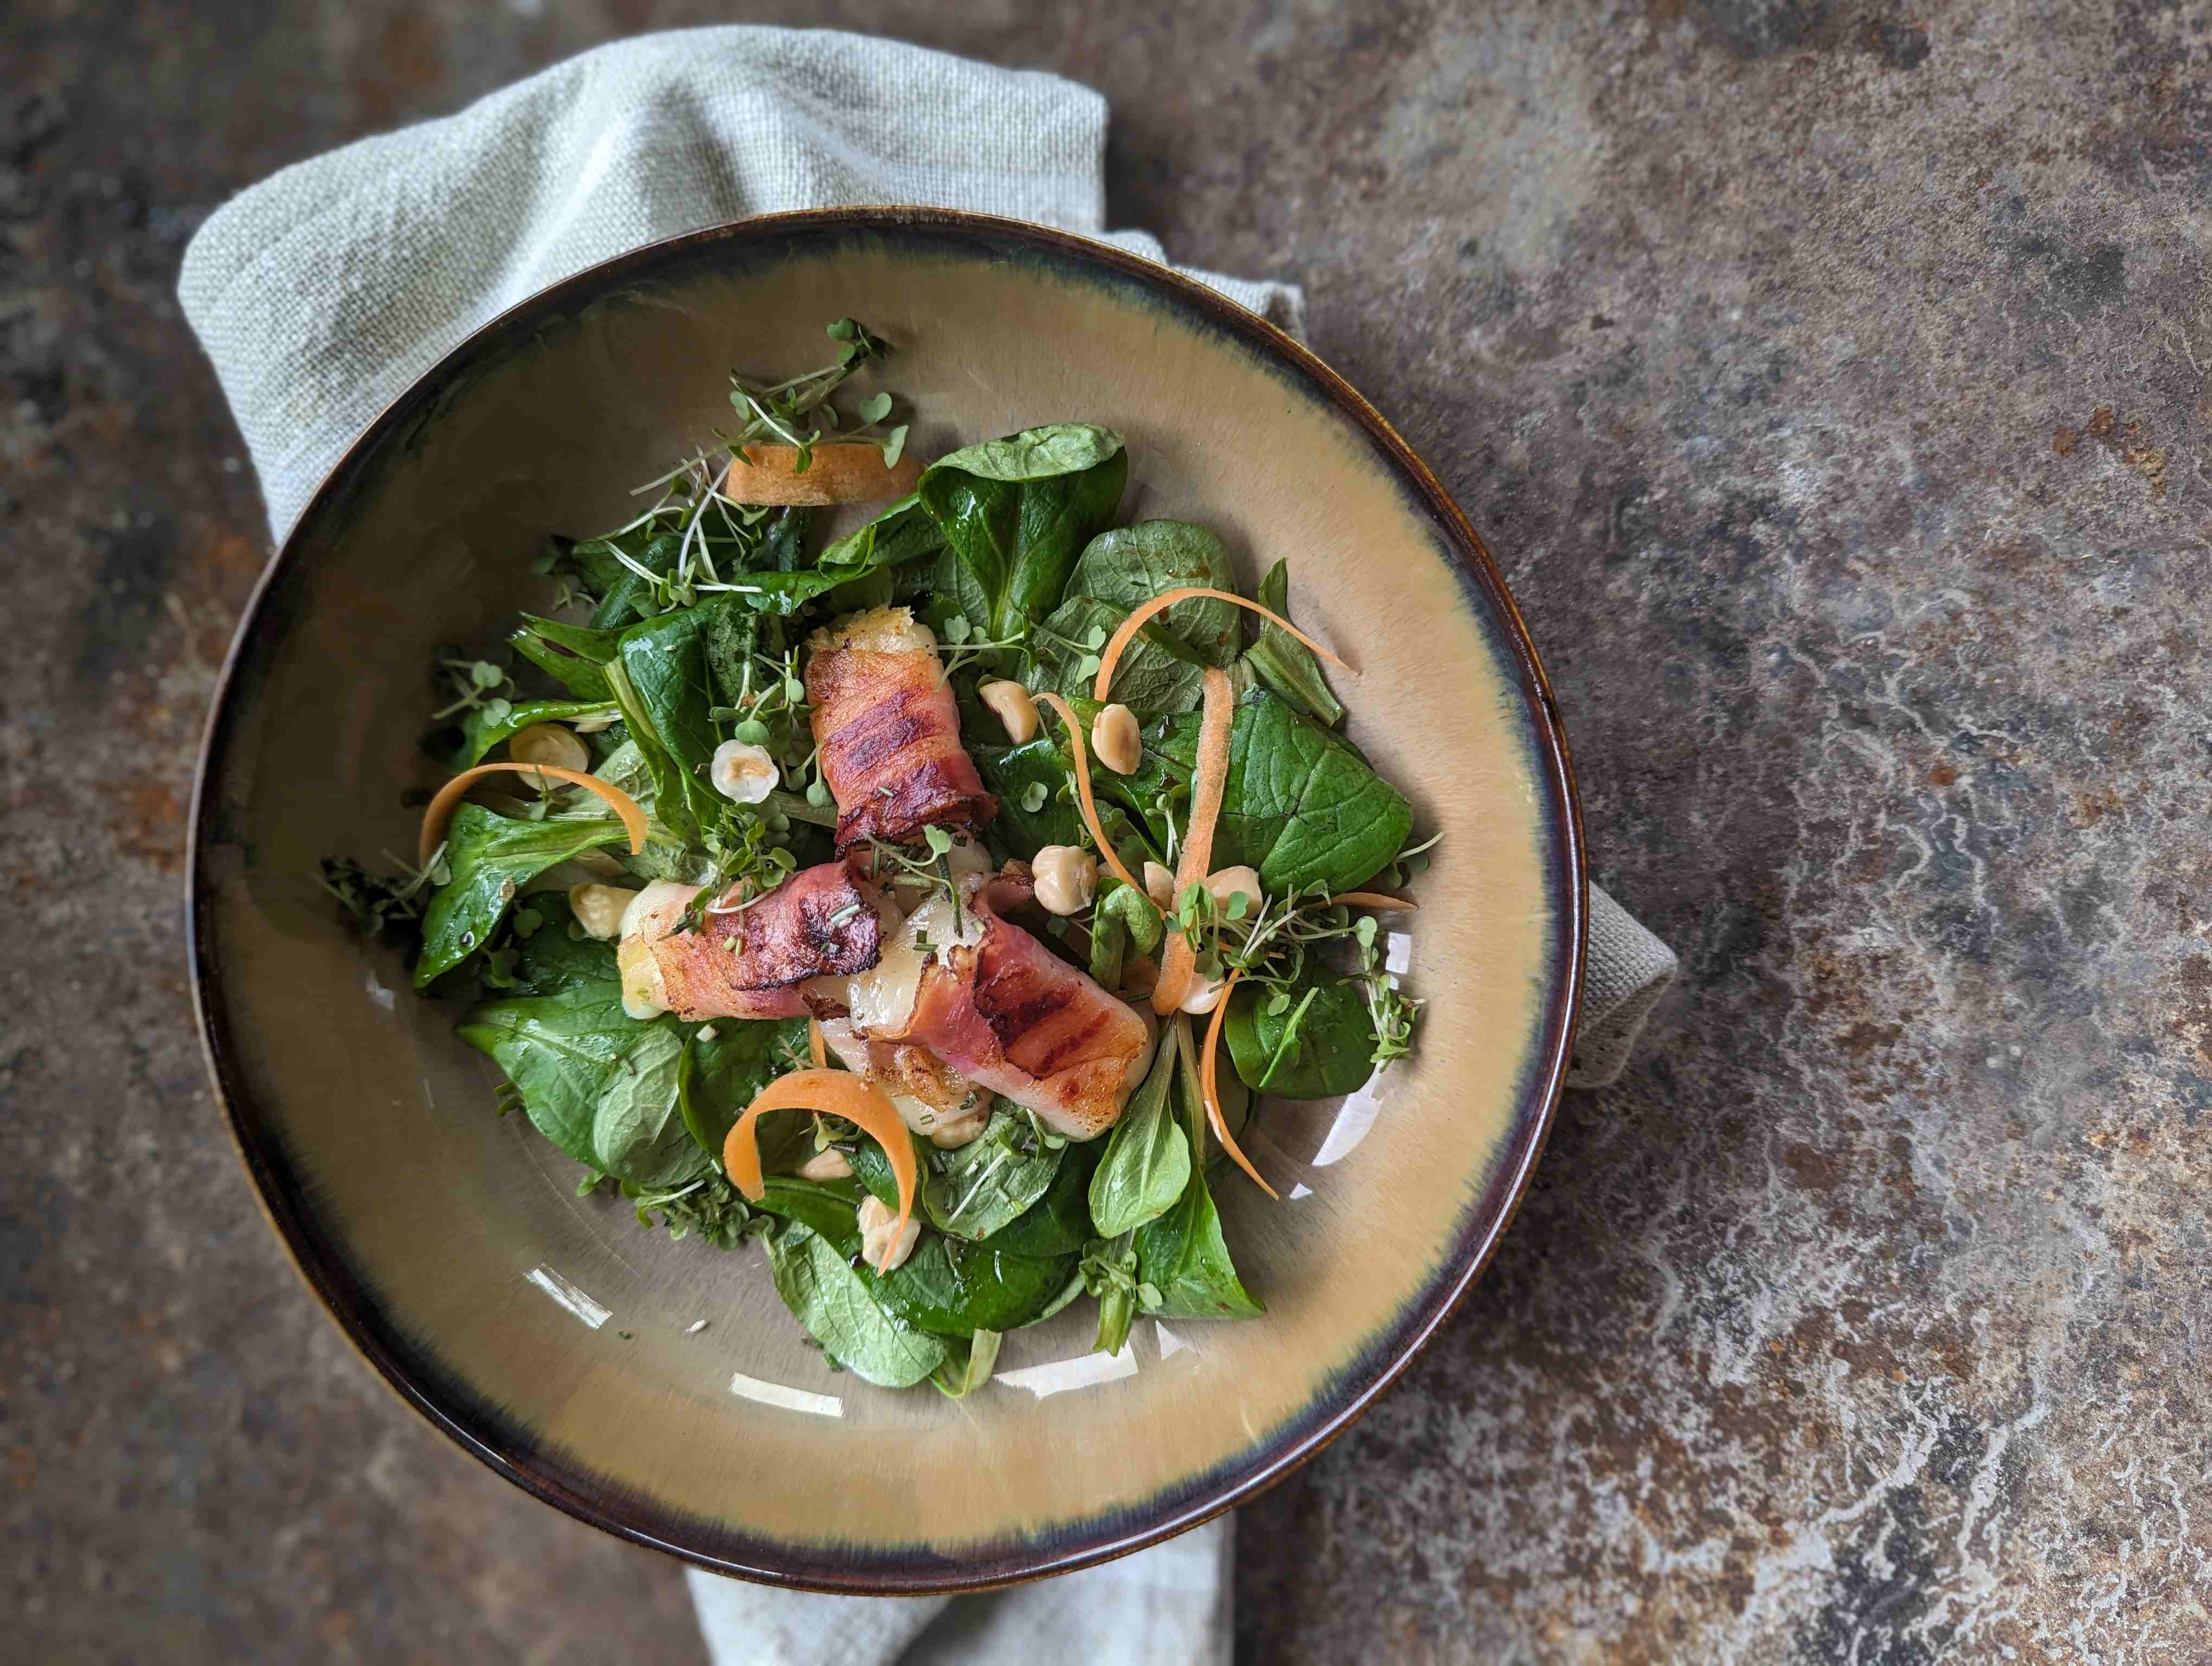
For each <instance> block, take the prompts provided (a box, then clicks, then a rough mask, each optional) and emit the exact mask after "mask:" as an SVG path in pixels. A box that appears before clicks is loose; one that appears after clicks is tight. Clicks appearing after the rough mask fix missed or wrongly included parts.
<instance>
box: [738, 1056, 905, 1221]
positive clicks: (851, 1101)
mask: <svg viewBox="0 0 2212 1666" xmlns="http://www.w3.org/2000/svg"><path fill="white" fill-rule="evenodd" d="M771 1110H818V1111H826V1112H827V1113H828V1114H829V1115H830V1116H842V1117H843V1118H844V1119H845V1120H846V1121H847V1122H853V1123H856V1124H857V1125H858V1126H859V1128H860V1131H861V1132H862V1133H863V1134H866V1135H867V1136H868V1137H869V1138H870V1139H872V1140H874V1141H875V1142H876V1143H877V1144H878V1145H879V1146H882V1147H883V1148H884V1156H886V1157H888V1158H890V1160H891V1175H892V1177H893V1178H895V1179H896V1181H897V1182H898V1201H899V1203H898V1230H899V1231H901V1232H903V1231H906V1224H907V1222H908V1220H909V1219H912V1218H913V1215H914V1194H915V1166H914V1141H913V1140H912V1139H911V1138H910V1137H908V1134H907V1131H906V1124H905V1123H904V1122H902V1121H901V1120H900V1119H899V1114H898V1109H897V1107H896V1106H895V1105H893V1104H891V1102H890V1099H889V1097H886V1096H885V1094H884V1091H883V1089H881V1088H879V1087H878V1086H876V1085H875V1084H873V1083H872V1082H868V1081H864V1080H862V1079H860V1077H858V1076H855V1075H854V1074H853V1073H852V1072H850V1071H848V1070H794V1071H793V1072H792V1073H790V1074H789V1075H787V1076H779V1077H777V1078H776V1079H775V1080H774V1081H772V1082H770V1083H769V1085H767V1086H766V1087H764V1088H763V1089H762V1090H761V1091H760V1094H759V1096H758V1097H757V1098H755V1099H754V1101H753V1102H752V1104H749V1105H747V1106H746V1107H745V1114H744V1116H740V1117H738V1120H737V1122H736V1123H735V1124H734V1125H732V1128H731V1129H730V1135H729V1138H728V1139H726V1140H724V1141H723V1142H722V1166H723V1167H724V1168H725V1169H726V1170H729V1175H730V1181H731V1183H732V1185H734V1186H736V1187H737V1189H738V1190H739V1191H741V1192H743V1193H744V1195H746V1196H747V1197H749V1198H750V1199H751V1200H752V1201H754V1202H756V1203H757V1202H759V1201H760V1200H761V1198H762V1197H763V1195H765V1194H766V1192H767V1190H768V1183H767V1182H766V1181H765V1180H763V1178H762V1177H761V1158H760V1139H759V1136H758V1135H757V1134H756V1133H755V1132H754V1130H753V1124H754V1123H756V1122H758V1121H760V1119H761V1118H762V1117H763V1116H766V1115H768V1113H769V1111H771Z"/></svg>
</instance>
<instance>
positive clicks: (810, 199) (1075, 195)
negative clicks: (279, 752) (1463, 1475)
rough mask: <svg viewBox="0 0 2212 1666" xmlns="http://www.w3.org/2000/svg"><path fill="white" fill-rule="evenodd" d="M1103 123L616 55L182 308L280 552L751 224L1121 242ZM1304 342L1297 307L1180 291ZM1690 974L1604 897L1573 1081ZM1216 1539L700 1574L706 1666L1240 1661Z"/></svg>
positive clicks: (569, 76)
mask: <svg viewBox="0 0 2212 1666" xmlns="http://www.w3.org/2000/svg"><path fill="white" fill-rule="evenodd" d="M1105 147H1106V105H1105V100H1103V99H1102V98H1100V97H1099V95H1098V94H1096V93H1094V92H1092V91H1091V90H1090V89H1089V88H1084V87H1079V86H1077V85H1075V84H1074V83H1073V82H1066V81H1063V80H1061V79H1060V78H1059V77H1057V76H1049V75H1043V74H1038V73H1034V72H1028V71H1020V70H1001V69H996V68H993V67H991V66H988V65H986V64H975V63H970V62H968V61H966V60H964V59H961V58H951V57H947V56H946V55H945V54H943V53H940V52H929V51H926V50H923V49H921V48H920V47H915V46H903V45H900V44H898V43H896V42H892V41H886V40H873V39H870V38H867V37H864V36H859V35H852V34H843V33H832V32H828V31H809V30H793V29H781V28H769V27H750V26H732V27H713V28H702V29H690V30H684V31H680V32H676V33H665V34H655V35H647V36H644V37H641V38H640V39H636V40H625V41H621V42H617V43H616V44H614V45H611V46H603V47H600V48H599V49H597V50H596V51H592V52H586V53H584V54H582V55H581V56H580V57H577V58H570V59H568V61H566V62H565V63H562V64H556V65H555V66H554V67H553V68H551V69H550V70H545V71H544V72H543V73H542V74H539V75H537V76H532V77H531V78H530V79H528V80H526V81H523V82H517V83H516V84H515V85H513V86H512V87H508V88H504V89H503V90H501V91H500V92H496V93H494V94H490V95H489V96H488V97H486V98H483V99H482V100H478V101H477V103H475V104H473V105H471V106H469V107H468V108H467V109H465V110H463V111H461V112H459V114H457V115H454V116H451V117H448V118H447V119H443V120H439V121H431V122H425V123H423V124H422V125H418V126H415V127H410V128H408V129H406V130H404V131H401V132H398V133H389V134H385V135H382V136H380V137H375V138H370V139H364V140H362V141H361V142H360V143H356V144H351V145H348V146H346V147H345V148H344V149H340V150H336V151H332V152H331V153H330V154H329V155H323V156H318V157H315V158H313V159H312V160H310V161H304V162H301V163H300V164H298V165H297V166H295V167H289V168H286V169H285V170H283V172H282V173H277V174H276V175H275V176H273V177H272V178H270V179H268V180H266V181H264V182H263V183H262V184H260V185H255V186H253V187H252V188H251V189H250V190H248V191H246V192H243V193H242V194H241V195H240V196H239V197H237V198H234V199H233V200H232V201H231V202H229V203H228V204H224V206H223V207H222V208H221V209H220V210H217V211H216V213H215V214H214V215H213V216H210V218H209V220H208V222H207V223H206V224H205V225H204V226H203V227H202V228H200V230H199V232H198V234H197V235H196V236H195V237H194V238H193V240H192V242H191V246H190V247H189V248H188V249H187V250H186V251H185V261H184V268H183V271H182V273H181V274H180V276H179V283H178V293H179V299H180V300H181V301H182V302H183V305H184V310H185V318H186V319H188V320H189V321H190V323H191V327H192V329H193V330H194V331H195V332H197V335H198V337H199V338H200V341H201V344H203V345H204V347H205V349H206V350H207V353H208V356H209V358H210V360H211V361H212V362H213V363H214V366H215V370H216V376H217V378H218V379H219V380H221V382H222V388H223V392H224V393H225V394H226V395H227V396H228V398H229V400H230V405H231V410H232V411H233V412H234V415H235V416H236V417H237V420H238V425H239V429H240V432H241V433H242V434H243V435H244V436H245V439H246V446H247V448H248V449H249V450H250V451H251V453H252V458H253V465H254V468H255V471H257V472H258V475H259V477H260V479H261V484H262V489H263V492H264V496H266V498H267V501H268V505H269V520H270V532H271V533H272V534H273V535H274V536H275V537H276V538H277V539H279V540H280V541H281V540H282V538H283V537H284V535H285V534H286V533H287V532H289V531H290V529H291V527H292V525H293V523H294V522H295V520H297V519H298V517H299V515H300V513H301V510H302V509H303V508H305V507H306V505H307V500H308V498H309V496H311V495H312V494H313V491H314V490H315V489H316V487H317V486H318V485H319V483H321V481H322V479H323V477H324V476H325V473H327V472H328V471H329V470H330V468H331V465H333V464H334V463H335V462H336V460H337V458H338V457H339V456H340V455H341V454H342V453H343V452H344V450H345V448H346V447H347V446H348V445H349V444H350V443H351V441H352V440H353V438H354V436H355V435H357V434H358V433H359V432H360V431H361V430H362V429H363V428H365V427H366V426H367V425H368V423H369V422H370V421H371V420H372V419H374V417H375V416H376V415H377V413H378V412H379V411H380V410H383V408H384V407H385V406H386V404H389V403H390V402H391V401H392V399H393V398H396V397H397V396H398V394H399V393H401V392H404V390H405V389H406V388H407V387H408V386H409V385H410V384H411V383H412V382H413V381H414V380H416V378H417V377H419V376H420V375H421V374H422V373H423V372H424V371H426V370H428V368H430V367H431V366H432V365H434V364H435V363H436V362H437V361H438V360H439V358H440V357H441V356H443V355H444V354H445V353H446V352H447V350H449V349H450V348H452V347H453V344H455V343H456V342H458V341H459V340H460V339H461V338H462V337H464V336H465V335H467V334H468V333H469V332H470V331H472V330H474V329H476V328H477V326H478V325H482V324H483V323H485V322H487V321H488V320H489V319H492V318H494V317H495V316H496V315H497V314H499V313H501V312H502V311H504V310H505V309H506V308H507V307H511V306H513V305H514V304H515V303H516V302H518V301H522V300H524V299H526V298H527V297H528V296H530V295H534V294H535V293H537V292H538V290H540V289H544V288H545V287H546V286H547V285H549V284H551V283H556V282H557V281H558V280H559V279H561V278H563V277H568V275H569V274H570V273H572V272H574V271H580V270H581V269H582V268H584V267H586V266H588V265H592V264H595V263H597V262H599V261H601V260H605V259H607V258H611V257H612V256H614V255H617V254H619V253H621V252H624V251H625V250H629V249H632V248H635V247H636V246H639V245H641V244H644V243H648V242H653V241H655V240H659V239H662V238H665V237H671V236H675V235H677V234H679V233H682V232H686V231H691V230H696V229H697V228H701V227H704V226H711V225H718V224H720V223H722V222H726V221H730V220H736V219H740V218H743V217H744V216H748V215H753V214H762V213H769V212H773V211H775V210H787V209H799V208H819V207H827V206H831V205H836V204H862V203H919V204H930V205H932V206H936V207H944V208H957V209H967V210H973V211H976V212H980V213H988V214H998V215H1005V216H1012V217H1015V218H1020V219H1028V220H1034V221H1039V222H1043V223H1045V224H1047V225H1051V226H1056V227H1059V228H1062V229H1065V230H1068V231H1073V232H1077V233H1080V234H1085V235H1087V236H1093V237H1107V238H1109V240H1111V241H1114V242H1115V243H1118V244H1120V245H1121V246H1124V247H1126V248H1129V249H1131V250H1133V251H1134V252H1138V253H1140V254H1142V255H1144V256H1146V258H1150V259H1153V260H1158V261H1162V262H1163V263H1164V261H1165V258H1166V257H1165V253H1164V251H1163V250H1162V248H1161V246H1160V245H1159V243H1158V241H1157V240H1155V239H1153V238H1152V237H1151V236H1150V235H1148V234H1146V233H1144V232H1137V231H1125V232H1117V233H1112V234H1109V233H1107V231H1106V229H1105V184H1104V179H1105V174H1104V159H1105ZM1182 270H1184V271H1188V273H1189V275H1190V276H1192V277H1196V278H1198V279H1200V281H1202V282H1204V283H1209V284H1211V285H1212V286H1213V287H1214V288H1215V289H1218V290H1220V291H1221V292H1222V293H1224V294H1225V295H1228V296H1230V297H1231V299H1232V300H1235V301H1238V302H1240V303H1241V304H1243V305H1244V306H1247V307H1251V308H1253V309H1254V310H1255V311H1256V312H1259V313H1262V314H1264V315H1265V316H1267V318H1269V319H1272V320H1273V322H1274V323H1276V324H1277V325H1280V326H1281V327H1283V328H1284V329H1285V330H1288V331H1291V332H1292V333H1294V334H1302V333H1303V325H1304V315H1303V301H1302V298H1301V295H1300V293H1299V291H1298V290H1297V288H1296V287H1295V286H1293V285H1291V284H1287V283H1270V282H1266V281H1259V280H1253V279H1246V278H1236V277H1223V276H1221V275H1219V274H1218V273H1212V272H1204V271H1195V270H1193V269H1190V268H1183V269H1182ZM1673 977H1674V956H1673V954H1672V953H1671V952H1668V949H1667V947H1666V945H1664V944H1662V943H1661V942H1660V941H1659V940H1658V939H1656V937H1654V936H1652V935H1651V933H1650V932H1648V931H1645V930H1644V927H1641V926H1640V925H1638V924H1637V922H1636V921H1634V919H1632V917H1631V916H1630V915H1628V914H1627V912H1626V910H1625V909H1622V908H1621V907H1620V905H1619V904H1618V903H1615V902H1613V899H1612V898H1611V897H1607V895H1606V894H1605V893H1604V892H1603V891H1600V890H1598V889H1597V888H1596V887H1595V886H1592V887H1591V888H1590V933H1589V970H1588V973H1587V976H1586V980H1585V985H1584V988H1585V994H1584V998H1583V1014H1582V1021H1581V1025H1580V1026H1579V1029H1578V1031H1577V1048H1576V1057H1575V1060H1574V1061H1573V1065H1572V1067H1571V1072H1570V1074H1569V1077H1568V1080H1569V1082H1570V1083H1571V1085H1577V1086H1601V1085H1605V1084H1606V1083H1607V1082H1610V1081H1612V1080H1613V1079H1615V1078H1616V1077H1617V1076H1618V1075H1619V1074H1620V1071H1621V1069H1622V1067H1624V1066H1625V1064H1626V1061H1627V1058H1628V1055H1629V1051H1630V1049H1632V1047H1633V1045H1634V1043H1635V1039H1636V1036H1637V1033H1638V1031H1639V1030H1640V1029H1641V1028H1642V1026H1643V1024H1644V1018H1645V1017H1646V1015H1647V1014H1648V1013H1649V1012H1650V1008H1651V1006H1652V1003H1653V1002H1655V1001H1656V1000H1657V999H1658V997H1659V995H1660V994H1661V993H1662V992H1663V991H1664V989H1665V988H1666V987H1667V985H1668V982H1671V981H1672V979H1673ZM1230 1556H1231V1525H1230V1523H1229V1521H1228V1519H1227V1518H1222V1519H1220V1520H1218V1521H1216V1522H1214V1523H1210V1524H1209V1525H1207V1526H1206V1527H1203V1528H1200V1529H1196V1530H1195V1531H1194V1532H1192V1533H1189V1534H1187V1535H1184V1536H1183V1537H1182V1538H1180V1539H1177V1540H1175V1541H1171V1542H1170V1543H1168V1544H1164V1545H1160V1546H1158V1547H1154V1548H1153V1549H1151V1550H1148V1551H1145V1552H1141V1553H1139V1554H1137V1555H1134V1556H1130V1557H1127V1558H1124V1559H1122V1560H1119V1561H1115V1562H1112V1563H1109V1564H1108V1565H1106V1566H1103V1567H1099V1568H1095V1569H1091V1570H1089V1571H1087V1572H1084V1573H1080V1574H1074V1575H1070V1576H1068V1577H1066V1578H1061V1579H1058V1580H1053V1581H1049V1582H1046V1583H1043V1584H1030V1585H1024V1586H1021V1587H1018V1588H1017V1589H1015V1590H1008V1591H1003V1592H999V1593H995V1594H993V1595H991V1596H983V1597H974V1598H965V1599H961V1600H960V1601H958V1602H951V1603H948V1602H947V1601H946V1599H943V1598H935V1599H931V1598H918V1599H911V1600H906V1601H886V1600H883V1599H878V1598H867V1597H836V1596H805V1595H803V1594H793V1593H788V1592H782V1591H775V1590H766V1589H763V1588H760V1587H756V1586H750V1585H746V1584H740V1583H738V1582H737V1581H733V1580H727V1579H720V1578H714V1576H711V1575H707V1574H702V1573H698V1572H693V1573H692V1574H691V1576H690V1578H691V1582H692V1586H691V1588H692V1590H693V1593H694V1595H695V1596H696V1602H697V1607H698V1609H699V1614H700V1624H701V1627H702V1632H703V1633H704V1634H705V1636H706V1639H707V1641H708V1647H709V1650H710V1651H711V1652H712V1654H713V1657H714V1661H715V1662H716V1666H740V1663H752V1662H756V1661H757V1662H762V1663H767V1662H775V1663H778V1666H813V1663H817V1662H818V1663H823V1666H888V1663H890V1662H893V1661H902V1662H905V1663H909V1666H921V1663H932V1662H938V1661H945V1662H951V1661H952V1660H955V1659H957V1660H959V1661H961V1662H963V1663H965V1666H989V1663H994V1662H1000V1661H1007V1662H1012V1661H1030V1660H1036V1659H1046V1658H1049V1659H1070V1660H1072V1659H1075V1658H1078V1657H1080V1658H1083V1659H1085V1660H1087V1661H1089V1662H1091V1663H1105V1666H1119V1663H1123V1662H1127V1663H1131V1666H1134V1663H1139V1662H1148V1661H1162V1660H1173V1661H1178V1662H1195V1663H1206V1662H1215V1661H1219V1662H1226V1661H1227V1659H1228V1658H1229V1648H1230V1626H1229V1589H1230V1582H1229V1578H1228V1574H1229V1567H1230Z"/></svg>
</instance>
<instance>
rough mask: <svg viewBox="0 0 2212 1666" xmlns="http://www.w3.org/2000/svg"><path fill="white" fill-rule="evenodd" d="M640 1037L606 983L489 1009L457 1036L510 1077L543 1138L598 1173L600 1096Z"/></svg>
mask: <svg viewBox="0 0 2212 1666" xmlns="http://www.w3.org/2000/svg"><path fill="white" fill-rule="evenodd" d="M644 1031H645V1026H644V1025H641V1024H639V1023H637V1022H636V1021H635V1019H633V1018H630V1017H629V1015H628V1014H627V1013H625V1012H623V1004H622V985H621V984H619V983H614V982H608V983H580V984H575V985H573V986H571V987H569V988H565V989H562V990H561V991H560V992H558V993H557V994H550V995H519V996H514V997H512V998H510V999H508V1000H494V1001H487V1002H486V1003H485V1004H484V1005H483V1006H479V1007H477V1009H476V1010H475V1011H474V1012H471V1013H470V1014H469V1017H468V1021H467V1022H466V1023H465V1024H463V1025H460V1026H459V1028H458V1029H456V1030H455V1031H454V1034H456V1035H457V1036H459V1037H460V1038H461V1040H463V1041H464V1042H466V1043H468V1044H469V1045H470V1046H471V1047H473V1048H475V1049H477V1051H478V1052H480V1053H487V1054H489V1055H491V1057H492V1059H493V1060H494V1061H496V1062H497V1064H498V1065H499V1067H500V1068H501V1070H503V1071H505V1072H506V1073H507V1080H508V1081H510V1082H512V1083H513V1084H514V1085H515V1088H516V1089H517V1090H518V1091H520V1093H521V1095H522V1104H523V1109H524V1110H526V1111H527V1112H528V1113H529V1116H530V1121H531V1123H532V1126H534V1127H535V1128H537V1130H538V1132H539V1133H540V1134H544V1136H545V1137H546V1138H547V1139H548V1140H551V1141H552V1142H553V1143H554V1144H555V1145H556V1146H559V1147H560V1148H561V1149H562V1151H563V1152H567V1153H568V1155H569V1156H570V1157H573V1158H575V1159H576V1161H578V1162H579V1163H586V1164H590V1165H591V1166H592V1167H593V1168H595V1169H596V1168H597V1167H599V1154H598V1152H597V1151H596V1150H595V1149H594V1148H593V1146H592V1122H593V1120H594V1118H595V1116H596V1115H597V1113H598V1110H599V1094H600V1092H601V1091H603V1090H604V1089H605V1086H606V1085H607V1081H608V1079H610V1078H611V1076H612V1075H613V1073H614V1070H615V1067H616V1063H617V1061H618V1060H620V1059H621V1057H622V1056H623V1054H625V1053H627V1052H629V1049H631V1048H633V1047H635V1045H636V1044H637V1042H638V1038H639V1037H641V1035H642V1034H643V1033H644Z"/></svg>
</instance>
